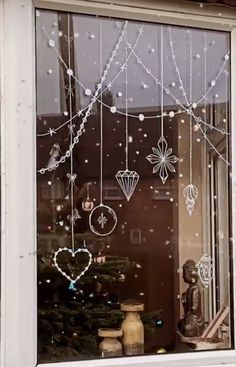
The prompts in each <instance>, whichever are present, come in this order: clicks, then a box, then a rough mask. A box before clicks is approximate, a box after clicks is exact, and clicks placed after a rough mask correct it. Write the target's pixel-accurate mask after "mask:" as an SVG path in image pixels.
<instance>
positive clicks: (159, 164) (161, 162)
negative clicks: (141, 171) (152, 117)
mask: <svg viewBox="0 0 236 367" xmlns="http://www.w3.org/2000/svg"><path fill="white" fill-rule="evenodd" d="M152 151H153V153H152V154H149V155H148V156H147V157H146V158H147V160H148V161H149V162H150V163H152V164H155V166H154V167H153V171H152V172H153V173H156V172H159V176H160V178H161V181H162V183H163V184H165V183H166V180H167V178H168V177H169V173H168V171H170V172H176V170H175V167H174V166H173V164H174V163H176V162H177V161H178V158H177V157H176V156H175V155H172V148H168V143H167V141H166V139H165V137H164V136H163V135H162V136H161V137H160V139H159V140H158V142H157V148H154V147H153V148H152Z"/></svg>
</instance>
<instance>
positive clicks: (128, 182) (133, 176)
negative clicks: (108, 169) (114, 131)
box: [116, 47, 139, 201]
mask: <svg viewBox="0 0 236 367" xmlns="http://www.w3.org/2000/svg"><path fill="white" fill-rule="evenodd" d="M125 52H126V69H125V112H126V113H125V137H126V139H125V141H126V147H125V156H126V159H125V161H126V169H125V170H124V171H118V172H117V174H116V180H117V182H118V184H119V186H120V188H121V190H122V191H123V193H124V194H125V197H126V199H127V201H129V200H130V198H131V196H132V195H133V193H134V190H135V188H136V186H137V183H138V181H139V175H138V173H137V172H136V171H130V170H129V168H128V161H129V129H128V49H127V47H126V49H125Z"/></svg>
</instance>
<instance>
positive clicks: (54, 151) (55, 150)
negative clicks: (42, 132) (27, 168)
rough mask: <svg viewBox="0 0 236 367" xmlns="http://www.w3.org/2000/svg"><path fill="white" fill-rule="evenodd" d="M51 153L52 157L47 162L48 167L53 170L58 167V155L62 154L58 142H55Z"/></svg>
mask: <svg viewBox="0 0 236 367" xmlns="http://www.w3.org/2000/svg"><path fill="white" fill-rule="evenodd" d="M49 154H50V158H49V161H48V163H47V168H49V169H50V170H53V169H55V168H56V166H55V163H56V161H57V157H59V154H60V145H59V144H58V143H55V144H53V146H52V148H51V150H50V153H49Z"/></svg>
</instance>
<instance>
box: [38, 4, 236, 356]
mask: <svg viewBox="0 0 236 367" xmlns="http://www.w3.org/2000/svg"><path fill="white" fill-rule="evenodd" d="M229 45H230V35H229V34H228V33H226V32H216V31H209V30H204V29H196V28H185V27H176V26H168V25H162V24H154V23H142V22H140V21H125V20H116V19H110V18H105V17H95V16H87V15H80V14H74V13H73V14H72V13H64V12H56V11H46V10H37V11H36V52H37V56H36V60H37V166H38V181H37V187H38V216H37V218H38V361H39V362H40V363H43V362H56V361H70V360H84V359H91V358H99V357H101V358H105V357H113V356H125V355H130V356H133V355H142V354H147V355H148V354H157V353H173V352H174V353H178V352H189V351H194V350H211V349H227V348H231V347H232V346H233V340H232V324H231V313H230V305H231V286H232V284H231V246H230V245H231V215H230V213H231V207H230V198H231V188H230V187H231V176H230V171H231V166H230V161H231V154H230V131H231V128H230V119H229V111H230V50H229V47H230V46H229Z"/></svg>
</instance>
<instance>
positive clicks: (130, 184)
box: [116, 170, 139, 201]
mask: <svg viewBox="0 0 236 367" xmlns="http://www.w3.org/2000/svg"><path fill="white" fill-rule="evenodd" d="M116 180H117V182H118V184H119V185H120V188H121V190H122V191H123V193H124V194H125V197H126V199H127V200H128V201H129V200H130V198H131V196H132V195H133V193H134V190H135V188H136V185H137V183H138V180H139V175H138V173H137V172H136V171H129V170H125V171H118V172H117V174H116Z"/></svg>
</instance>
